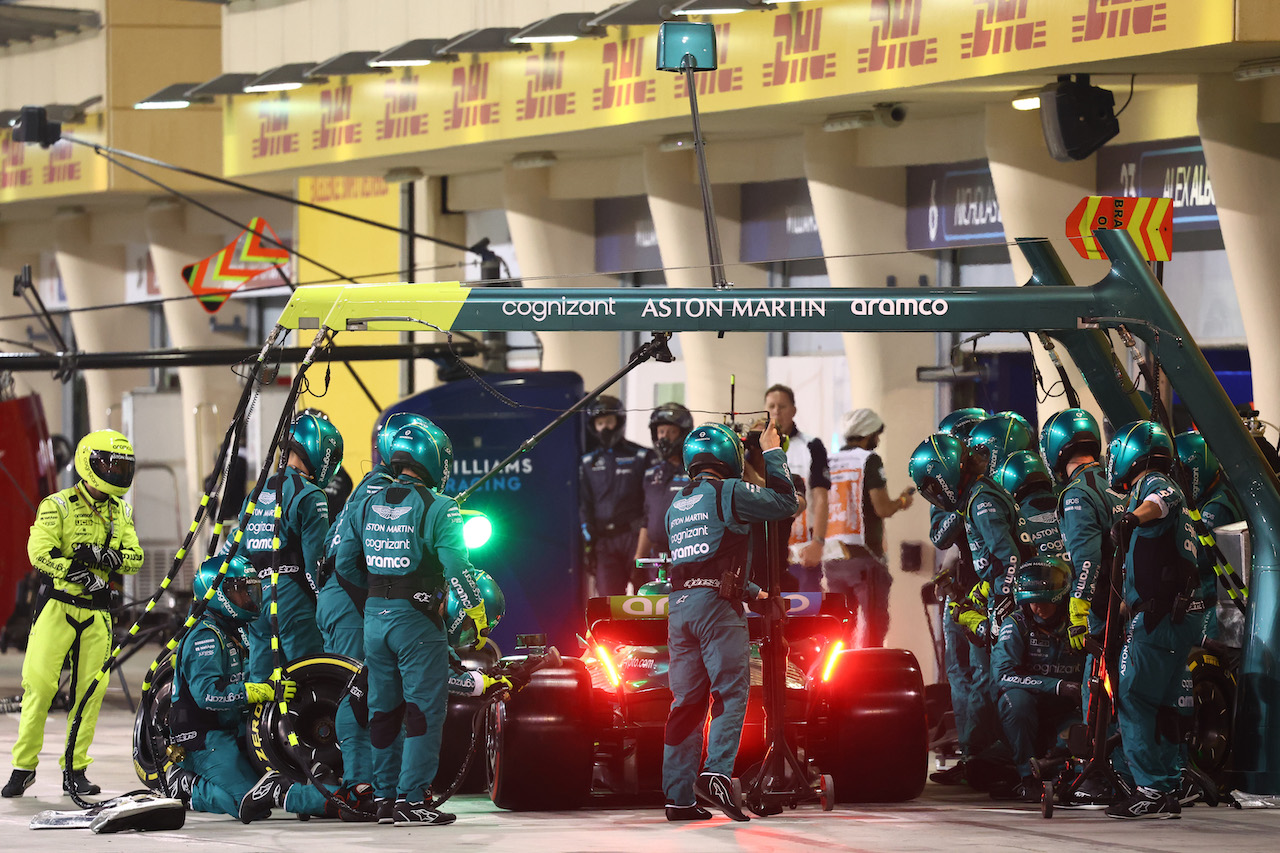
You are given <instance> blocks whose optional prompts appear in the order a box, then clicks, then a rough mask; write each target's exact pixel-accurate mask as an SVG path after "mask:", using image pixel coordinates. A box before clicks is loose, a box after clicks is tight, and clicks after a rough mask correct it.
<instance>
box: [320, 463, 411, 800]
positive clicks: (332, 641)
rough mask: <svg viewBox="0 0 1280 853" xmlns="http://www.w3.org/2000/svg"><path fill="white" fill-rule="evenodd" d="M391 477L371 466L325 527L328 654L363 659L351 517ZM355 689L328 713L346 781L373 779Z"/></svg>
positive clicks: (364, 589) (323, 598)
mask: <svg viewBox="0 0 1280 853" xmlns="http://www.w3.org/2000/svg"><path fill="white" fill-rule="evenodd" d="M393 479H394V478H393V476H392V474H391V469H390V468H388V467H387V466H386V465H383V464H381V463H379V464H377V465H375V466H373V470H372V471H370V472H369V473H368V474H367V475H366V476H365V478H364V479H363V480H361V481H360V484H359V485H358V486H356V488H355V490H354V491H352V493H351V497H350V498H348V499H347V502H346V504H344V505H343V507H342V509H341V510H339V511H338V514H337V519H336V520H335V521H334V522H333V526H332V527H330V528H329V537H328V540H327V544H326V546H325V561H324V568H323V571H322V572H321V573H322V574H323V575H324V576H325V580H324V583H323V586H321V588H320V595H319V596H318V597H317V599H316V623H317V624H318V625H319V627H320V634H321V636H322V637H323V638H324V650H325V651H326V652H329V653H330V654H337V655H346V656H347V657H349V658H355V659H356V660H359V661H363V660H364V605H365V599H366V598H367V597H368V595H369V579H368V575H367V573H366V572H365V566H364V553H363V551H362V549H361V547H360V540H361V536H360V534H361V531H360V529H359V527H357V526H356V523H355V521H354V519H357V518H359V517H360V513H361V512H362V510H363V509H364V503H365V501H367V500H368V499H369V496H370V495H372V494H376V493H377V492H379V491H381V490H382V489H384V488H386V486H387V485H388V484H389V483H390V482H391V481H392V480H393ZM343 546H345V549H344V547H343ZM340 556H341V559H339V557H340ZM356 689H357V690H361V689H362V690H363V692H364V696H363V697H362V699H361V700H360V701H358V702H357V703H356V704H355V705H354V706H353V704H352V697H351V696H350V695H348V696H344V697H342V699H341V700H340V701H339V702H338V710H337V712H336V713H335V714H334V725H335V726H336V727H337V730H338V745H339V747H340V748H341V750H342V778H343V781H344V782H346V783H347V784H348V785H352V784H358V783H360V782H371V781H372V780H373V756H372V753H371V752H370V748H369V704H368V684H367V683H365V684H363V685H356Z"/></svg>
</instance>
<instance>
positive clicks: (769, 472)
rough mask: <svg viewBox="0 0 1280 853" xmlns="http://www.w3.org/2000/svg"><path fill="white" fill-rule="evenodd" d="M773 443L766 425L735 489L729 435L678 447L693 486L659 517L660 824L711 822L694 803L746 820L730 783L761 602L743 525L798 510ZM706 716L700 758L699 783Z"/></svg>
mask: <svg viewBox="0 0 1280 853" xmlns="http://www.w3.org/2000/svg"><path fill="white" fill-rule="evenodd" d="M780 445H781V442H780V441H779V439H778V432H777V429H776V428H775V427H774V425H773V424H770V425H769V427H768V429H766V430H765V431H764V433H763V434H762V435H761V436H760V447H761V449H762V450H763V451H764V460H765V486H764V488H760V487H759V486H751V485H749V484H747V483H745V482H743V481H742V479H741V477H742V466H743V446H742V442H741V441H740V440H739V439H738V436H737V435H735V434H734V432H733V431H732V430H730V429H729V428H728V427H726V426H722V425H720V424H705V425H703V426H700V427H698V428H697V429H695V430H694V431H693V432H692V433H690V434H689V437H688V438H686V439H685V443H684V464H685V468H686V470H688V472H689V475H690V476H691V477H692V478H693V479H692V481H691V482H690V483H689V485H687V486H685V488H684V489H682V490H681V491H680V493H679V494H678V495H677V496H676V497H675V499H674V500H673V501H672V502H671V508H670V509H669V510H667V538H668V539H669V541H670V543H671V558H672V568H671V585H672V591H671V595H670V607H669V613H668V619H667V634H668V638H667V642H668V648H669V649H670V654H671V664H670V673H669V677H670V683H671V692H672V701H671V712H670V714H669V715H668V716H667V725H666V733H665V737H664V741H665V744H666V747H665V749H664V750H663V756H662V787H663V790H664V792H665V793H666V795H667V809H666V812H667V820H673V821H675V820H701V819H706V818H708V817H710V813H709V812H707V811H706V810H704V809H702V808H699V807H698V806H697V805H696V803H695V800H694V798H695V795H696V797H697V799H699V800H701V801H703V802H705V803H707V804H708V805H713V806H715V807H717V808H719V809H720V810H721V811H723V812H724V813H725V814H726V815H728V816H729V817H731V818H733V819H734V820H740V821H741V820H749V818H748V817H747V816H746V815H745V814H743V813H742V804H741V795H740V794H738V793H736V792H735V789H734V783H733V780H732V779H731V778H730V775H731V774H732V773H733V763H734V759H735V758H736V757H737V754H738V741H739V740H740V738H741V737H742V722H743V719H744V718H745V716H746V709H747V692H748V689H749V688H750V669H749V658H750V643H749V641H748V637H747V620H746V617H745V615H744V612H743V601H744V600H750V599H754V598H766V597H767V596H768V594H767V593H765V592H764V591H762V590H761V589H760V587H758V586H756V585H755V584H753V583H750V582H744V573H745V571H746V562H747V542H748V539H749V534H750V527H749V524H750V523H752V522H760V521H774V520H778V519H785V518H789V517H790V516H792V515H794V514H795V512H796V510H797V508H798V506H799V505H798V503H797V502H796V493H795V486H794V485H793V484H792V482H791V473H790V471H789V470H788V469H787V458H786V454H785V453H784V452H783V451H782V449H781V446H780ZM708 708H709V709H710V711H711V723H710V725H709V726H707V730H708V731H707V759H706V763H705V765H703V768H702V773H701V774H700V775H699V774H698V768H699V763H700V761H701V759H702V730H703V727H704V726H706V725H707V711H708ZM695 777H696V781H695Z"/></svg>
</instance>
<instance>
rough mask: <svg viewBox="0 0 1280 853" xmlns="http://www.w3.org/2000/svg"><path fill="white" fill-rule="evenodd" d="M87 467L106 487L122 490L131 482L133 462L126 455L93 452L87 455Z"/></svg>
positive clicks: (99, 451)
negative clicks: (110, 486) (115, 487)
mask: <svg viewBox="0 0 1280 853" xmlns="http://www.w3.org/2000/svg"><path fill="white" fill-rule="evenodd" d="M89 467H90V468H91V469H92V470H93V473H95V474H97V475H98V476H99V477H101V478H102V481H103V482H104V483H107V484H108V485H112V486H117V487H119V488H122V489H124V488H128V487H129V484H130V483H132V482H133V468H134V461H133V457H132V456H129V455H127V454H124V453H112V452H111V451H110V450H95V451H93V452H92V453H90V454H89Z"/></svg>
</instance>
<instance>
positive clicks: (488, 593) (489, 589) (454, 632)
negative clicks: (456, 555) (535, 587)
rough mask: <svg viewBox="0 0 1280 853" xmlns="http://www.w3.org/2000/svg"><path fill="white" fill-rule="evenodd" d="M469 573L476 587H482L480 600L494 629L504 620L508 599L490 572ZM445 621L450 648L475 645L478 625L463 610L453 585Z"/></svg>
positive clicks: (474, 570)
mask: <svg viewBox="0 0 1280 853" xmlns="http://www.w3.org/2000/svg"><path fill="white" fill-rule="evenodd" d="M469 571H470V573H471V578H472V580H474V581H475V582H476V586H478V587H480V598H482V599H483V600H484V615H485V618H486V619H488V620H489V627H490V628H492V627H494V626H495V625H497V624H498V622H499V621H501V620H502V614H504V613H506V612H507V599H506V597H505V596H504V595H503V594H502V588H501V587H499V586H498V583H497V581H495V580H494V579H493V578H492V577H491V576H490V575H489V573H488V572H482V571H480V570H479V569H476V568H472V569H470V570H469ZM444 619H445V630H446V632H447V633H448V635H449V645H450V646H452V647H453V648H455V649H456V648H459V647H461V646H470V645H474V644H475V641H476V625H475V623H474V622H472V621H471V617H470V616H468V615H467V612H466V611H465V610H463V609H462V602H460V601H459V600H458V596H457V595H456V594H455V593H454V591H453V588H452V585H450V589H449V596H448V597H447V598H446V599H445V603H444Z"/></svg>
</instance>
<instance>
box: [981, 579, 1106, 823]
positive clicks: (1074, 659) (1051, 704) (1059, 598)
mask: <svg viewBox="0 0 1280 853" xmlns="http://www.w3.org/2000/svg"><path fill="white" fill-rule="evenodd" d="M1070 586H1071V566H1070V564H1069V563H1067V562H1066V561H1065V560H1063V559H1062V558H1061V557H1033V558H1032V559H1030V560H1028V561H1027V562H1026V563H1024V564H1023V565H1022V568H1021V569H1020V570H1019V572H1018V577H1017V580H1016V582H1015V585H1014V593H1013V597H1014V601H1015V602H1016V604H1017V608H1018V609H1017V610H1015V611H1014V613H1013V615H1012V616H1010V617H1009V618H1008V619H1006V620H1005V621H1004V624H1003V625H1002V626H1001V627H1000V636H999V638H998V639H997V640H996V645H995V648H994V649H993V650H992V652H991V666H992V669H994V671H995V679H996V689H997V691H998V692H999V694H1000V701H999V707H1000V723H1001V725H1002V726H1003V727H1004V736H1005V740H1006V741H1008V743H1009V746H1010V747H1011V748H1012V749H1013V761H1014V766H1015V768H1016V769H1017V771H1018V776H1019V777H1020V778H1021V780H1022V781H1021V784H1019V785H1018V787H1017V788H1015V789H1014V790H1013V791H1012V792H1010V793H1009V795H1008V796H1009V799H1016V800H1023V801H1024V802H1039V801H1040V784H1039V783H1038V782H1037V781H1036V780H1035V777H1034V776H1032V774H1031V759H1032V758H1034V757H1035V756H1036V755H1038V754H1043V753H1044V751H1045V750H1046V749H1047V748H1048V747H1049V746H1051V745H1052V744H1053V743H1054V741H1055V739H1059V740H1060V739H1062V735H1063V734H1064V733H1065V731H1066V729H1067V728H1068V727H1069V726H1070V725H1071V724H1072V723H1078V722H1080V682H1081V680H1082V679H1083V677H1084V653H1083V652H1078V651H1075V650H1074V649H1072V648H1071V642H1070V640H1069V639H1068V638H1067V625H1068V622H1067V618H1066V617H1067V598H1068V594H1069V592H1070ZM992 796H993V797H995V798H997V799H1002V798H1003V797H1001V796H1000V795H999V793H998V792H994V791H993V792H992Z"/></svg>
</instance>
